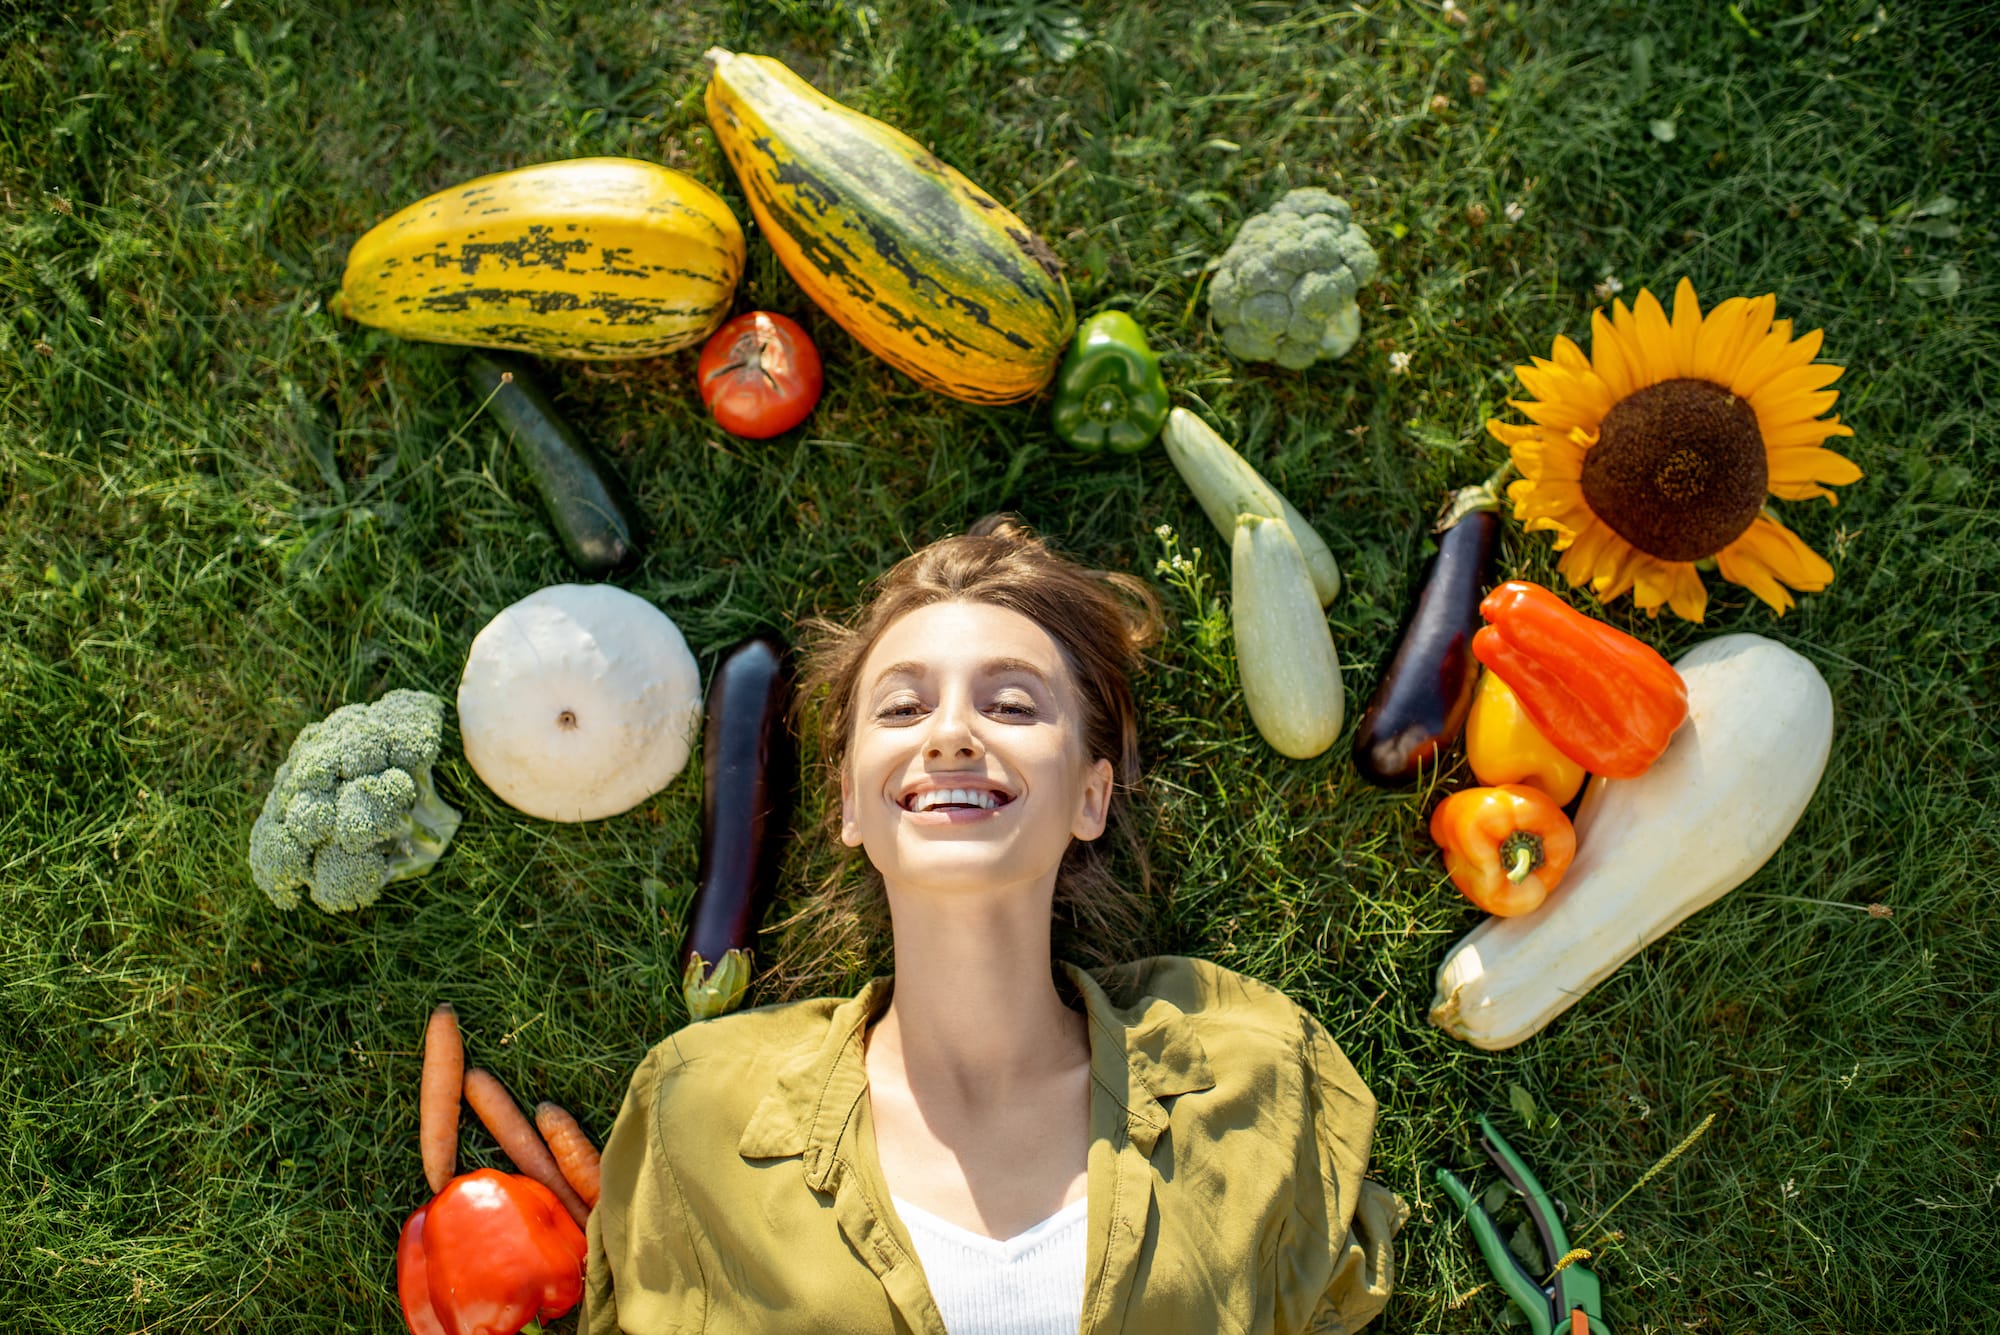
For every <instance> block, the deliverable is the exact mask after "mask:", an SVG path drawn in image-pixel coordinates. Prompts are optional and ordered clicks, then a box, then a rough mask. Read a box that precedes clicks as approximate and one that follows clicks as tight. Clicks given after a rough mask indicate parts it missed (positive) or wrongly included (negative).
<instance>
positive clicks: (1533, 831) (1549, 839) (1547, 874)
mask: <svg viewBox="0 0 2000 1335" xmlns="http://www.w3.org/2000/svg"><path fill="white" fill-rule="evenodd" d="M1431 838H1432V839H1434V840H1436V841H1437V846H1438V847H1439V848H1441V849H1443V850H1444V866H1445V870H1446V871H1448V872H1450V873H1451V879H1452V884H1454V885H1456V886H1457V887H1458V889H1459V893H1461V894H1463V895H1464V896H1465V897H1466V898H1467V899H1469V900H1471V901H1472V902H1473V903H1475V904H1477V905H1478V906H1479V907H1480V908H1482V909H1485V910H1486V911H1487V912H1488V913H1491V914H1493V915H1494V916H1495V917H1500V918H1511V917H1514V916H1516V915H1517V914H1522V913H1532V912H1534V911H1535V910H1536V909H1537V908H1540V907H1541V903H1542V900H1544V899H1546V898H1547V897H1548V893H1549V891H1551V890H1553V889H1555V888H1556V886H1557V885H1559V884H1560V883H1561V882H1562V878H1563V873H1564V872H1566V871H1568V870H1569V864H1570V859H1571V858H1574V857H1575V856H1576V831H1575V830H1574V829H1572V828H1571V827H1570V823H1569V817H1568V816H1565V815H1563V813H1562V808H1561V807H1559V806H1557V805H1556V804H1555V801H1554V799H1552V798H1551V797H1550V796H1549V795H1548V794H1547V793H1545V792H1543V791H1541V790H1540V789H1539V788H1529V787H1527V786H1525V785H1523V784H1518V783H1508V784H1502V785H1500V786H1499V787H1498V788H1467V789H1465V790H1464V791H1463V792H1458V793H1453V794H1452V795H1451V796H1450V797H1447V798H1446V799H1445V800H1444V801H1442V802H1440V803H1438V808H1437V810H1436V811H1433V812H1432V813H1431Z"/></svg>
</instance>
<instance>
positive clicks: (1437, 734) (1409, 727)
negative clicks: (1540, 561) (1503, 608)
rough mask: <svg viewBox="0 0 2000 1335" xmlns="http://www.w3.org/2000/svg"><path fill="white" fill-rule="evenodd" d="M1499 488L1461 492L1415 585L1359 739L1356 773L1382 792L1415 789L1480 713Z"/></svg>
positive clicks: (1356, 740)
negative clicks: (1477, 683)
mask: <svg viewBox="0 0 2000 1335" xmlns="http://www.w3.org/2000/svg"><path fill="white" fill-rule="evenodd" d="M1499 504H1500V501H1499V497H1498V495H1497V494H1496V493H1495V491H1494V488H1493V484H1492V483H1491V482H1487V483H1485V484H1483V485H1480V486H1474V487H1463V488H1461V489H1459V491H1458V492H1456V493H1455V494H1454V495H1453V498H1452V506H1451V509H1450V510H1449V511H1447V513H1446V515H1445V518H1444V519H1443V520H1442V521H1440V522H1441V524H1442V527H1441V528H1440V529H1439V531H1438V535H1437V551H1436V552H1434V553H1433V554H1432V555H1431V558H1430V560H1428V561H1426V562H1425V563H1424V568H1423V571H1422V573H1420V574H1419V575H1418V576H1417V583H1416V587H1415V590H1414V591H1413V592H1412V594H1411V597H1410V603H1409V610H1408V611H1406V612H1405V613H1404V614H1403V628H1402V630H1401V631H1400V632H1399V633H1398V634H1397V637H1396V650H1395V654H1394V656H1393V657H1391V658H1390V660H1389V667H1388V670H1387V671H1385V672H1384V673H1383V674H1382V680H1381V683H1380V684H1379V685H1377V686H1376V688H1375V695H1374V698H1373V699H1371V700H1370V701H1369V702H1368V709H1367V712H1365V713H1363V714H1362V716H1361V726H1360V727H1359V728H1357V729H1356V730H1355V734H1354V767H1355V769H1357V770H1359V771H1360V773H1361V777H1362V778H1364V779H1366V780H1368V782H1370V783H1372V784H1375V785H1377V786H1379V787H1383V788H1395V787H1400V786H1402V785H1405V784H1408V783H1412V782H1414V781H1415V780H1416V778H1417V775H1418V774H1419V772H1421V771H1422V769H1423V768H1424V767H1425V766H1426V765H1428V766H1430V768H1431V769H1432V770H1433V771H1435V770H1436V769H1437V768H1438V765H1439V764H1440V762H1441V759H1442V754H1441V753H1442V752H1443V751H1444V750H1445V749H1446V748H1447V747H1449V746H1450V745H1451V744H1452V743H1453V742H1454V741H1456V740H1457V739H1458V734H1459V732H1460V730H1462V729H1463V728H1464V727H1465V720H1466V717H1467V714H1468V711H1470V710H1471V708H1472V705H1473V691H1472V683H1473V680H1474V678H1475V677H1477V675H1478V673H1479V663H1478V661H1477V660H1476V659H1474V658H1473V656H1472V637H1473V636H1474V635H1475V634H1476V633H1477V632H1478V630H1479V600H1480V597H1481V595H1482V593H1483V592H1484V590H1485V588H1486V582H1487V580H1488V579H1489V578H1491V571H1492V566H1493V558H1494V555H1495V553H1496V552H1497V551H1498V549H1499V542H1500V515H1499V513H1498V510H1499Z"/></svg>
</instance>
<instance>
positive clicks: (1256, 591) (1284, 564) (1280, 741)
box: [1230, 513, 1346, 760]
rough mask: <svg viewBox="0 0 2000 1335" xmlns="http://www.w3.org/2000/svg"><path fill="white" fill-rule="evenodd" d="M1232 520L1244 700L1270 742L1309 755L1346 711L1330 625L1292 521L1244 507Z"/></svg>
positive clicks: (1283, 751)
mask: <svg viewBox="0 0 2000 1335" xmlns="http://www.w3.org/2000/svg"><path fill="white" fill-rule="evenodd" d="M1232 527H1233V528H1234V529H1235V531H1236V536H1235V539H1234V540H1233V542H1232V543H1231V550H1230V590H1231V618H1232V622H1233V624H1234V626H1235V629H1236V675H1237V677H1238V679H1239V680H1241V682H1242V683H1243V699H1244V703H1246V704H1247V705H1249V707H1250V721H1251V722H1253V723H1255V724H1256V725H1257V731H1258V732H1259V733H1261V734H1262V735H1263V738H1264V740H1265V741H1267V742H1269V743H1270V744H1271V747H1272V749H1273V750H1275V751H1277V752H1278V753H1279V754H1280V755H1286V756H1290V757H1292V759H1294V760H1309V759H1311V758H1312V757H1314V756H1316V755H1318V754H1320V753H1321V752H1322V751H1324V750H1326V749H1327V748H1328V747H1330V746H1332V745H1333V743H1334V739H1335V738H1337V737H1339V736H1340V724H1341V719H1342V717H1343V716H1344V715H1345V713H1346V698H1345V696H1344V694H1343V692H1342V691H1341V687H1340V658H1339V656H1338V655H1337V654H1335V653H1334V649H1333V632H1332V631H1331V630H1329V629H1328V628H1327V624H1326V614H1325V613H1324V612H1323V611H1321V610H1320V605H1319V598H1318V596H1317V595H1316V594H1315V593H1314V592H1313V584H1312V577H1311V576H1310V575H1309V574H1308V573H1307V571H1306V561H1305V554H1304V553H1303V552H1301V551H1300V550H1299V544H1298V539H1297V538H1295V537H1294V536H1293V535H1292V531H1291V528H1290V526H1289V525H1287V524H1286V523H1285V521H1284V520H1282V519H1272V518H1267V517H1266V516H1264V515H1258V514H1249V513H1244V514H1240V515H1238V516H1236V522H1235V524H1234V525H1233V526H1232Z"/></svg>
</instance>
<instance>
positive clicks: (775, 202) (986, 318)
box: [707, 47, 1076, 403]
mask: <svg viewBox="0 0 2000 1335" xmlns="http://www.w3.org/2000/svg"><path fill="white" fill-rule="evenodd" d="M708 59H709V61H710V63H711V65H712V66H713V70H712V72H711V74H710V75H709V80H708V95H707V104H708V120H709V124H710V125H712V126H713V127H714V128H715V135H716V138H717V139H718V140H719V141H720V142H721V144H722V151H723V153H724V154H726V155H727V156H728V158H729V162H730V165H731V166H733V167H734V168H735V169H736V177H737V179H738V180H739V181H741V182H742V183H743V193H744V194H745V195H746V196H747V197H748V198H749V201H750V209H751V212H752V213H754V214H755V215H756V217H757V225H758V227H759V228H760V229H762V231H763V234H764V237H765V239H766V240H767V241H769V242H770V244H771V249H772V250H773V251H774V252H776V254H777V256H778V258H779V260H780V261H782V262H783V264H784V266H785V268H786V270H787V271H789V272H790V273H791V275H792V278H793V280H794V281H795V282H797V283H798V285H799V286H800V287H802V288H804V289H805V292H806V295H807V296H810V297H811V298H812V299H813V300H814V301H816V302H818V303H819V306H820V308H821V309H822V310H824V311H825V312H826V313H827V314H828V315H830V316H832V317H833V318H834V319H835V320H836V321H838V322H839V324H840V326H841V327H842V328H843V329H845V330H847V332H848V333H850V334H852V335H854V337H855V338H857V339H859V340H860V341H861V342H862V344H863V345H865V346H866V347H867V348H868V350H869V351H871V352H873V353H874V354H875V355H876V356H878V357H880V358H882V359H883V360H884V361H886V362H888V363H889V364H890V365H892V366H894V367H896V368H897V369H898V370H900V371H903V372H904V373H905V374H907V375H909V376H910V377H911V378H912V379H913V380H915V381H917V383H919V384H921V385H923V386H925V387H926V388H928V389H933V390H936V391H937V392H938V393H940V394H948V395H950V396H951V397H953V398H956V399H964V400H966V401H968V402H971V403H1012V402H1015V401H1016V400H1019V399H1025V398H1027V397H1028V396H1030V395H1032V394H1033V393H1035V391H1037V390H1039V389H1040V388H1041V387H1042V386H1043V385H1045V384H1047V383H1048V380H1049V377H1050V376H1052V375H1054V374H1055V368H1056V364H1057V362H1058V361H1060V360H1061V358H1062V355H1063V353H1064V352H1065V351H1067V350H1068V347H1069V340H1070V335H1071V334H1072V333H1073V332H1074V330H1075V326H1076V315H1075V311H1074V309H1073V308H1072V307H1071V305H1070V297H1069V288H1068V286H1067V285H1066V284H1065V283H1064V282H1063V279H1062V266H1061V265H1060V264H1059V263H1058V262H1057V261H1056V257H1055V255H1054V254H1053V253H1052V252H1051V251H1050V250H1049V248H1048V246H1046V245H1045V244H1043V242H1042V240H1041V238H1040V237H1038V236H1036V235H1035V234H1034V233H1033V232H1031V231H1030V230H1028V227H1027V224H1025V223H1023V222H1022V221H1021V220H1020V219H1019V218H1017V217H1015V216H1014V215H1013V214H1012V213H1010V212H1008V211H1007V210H1006V209H1004V208H1002V207H1001V206H1000V204H999V203H998V202H997V201H996V200H995V199H994V198H993V197H992V196H991V195H989V194H987V193H986V192H985V191H984V190H981V189H980V188H979V187H978V186H976V185H974V184H973V183H972V182H970V181H968V180H966V179H965V177H963V176H961V175H960V174H959V173H958V172H956V171H954V170H953V169H952V168H951V167H949V166H947V165H945V164H944V163H943V162H940V161H939V160H938V159H937V158H936V157H934V156H933V155H932V154H931V153H930V152H929V151H927V150H926V149H925V148H924V146H923V145H921V144H919V143H918V142H917V141H916V140H914V139H912V138H910V137H909V136H908V135H906V134H904V133H902V132H901V131H900V130H897V129H894V128H893V127H891V126H888V125H884V124H883V123H882V122H881V121H878V120H875V119H874V118H873V117H870V116H864V115H862V114H861V113H860V112H858V111H853V110H851V109H849V108H847V107H844V106H842V105H841V104H840V103H838V102H835V101H834V100H833V99H832V98H829V97H827V96H826V95H825V94H823V93H821V92H820V91H819V90H818V89H816V88H814V87H813V86H812V85H811V84H809V83H807V82H806V81H805V80H804V79H801V78H800V77H799V76H798V75H796V74H794V73H793V72H792V71H791V70H790V69H788V68H787V67H786V66H785V65H784V64H782V63H781V62H779V61H776V60H773V59H771V58H770V57H768V56H751V55H738V54H735V53H733V52H729V51H724V50H722V49H721V48H720V47H718V48H716V49H714V50H711V51H710V52H709V53H708Z"/></svg>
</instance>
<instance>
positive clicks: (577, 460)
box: [466, 352, 640, 575]
mask: <svg viewBox="0 0 2000 1335" xmlns="http://www.w3.org/2000/svg"><path fill="white" fill-rule="evenodd" d="M466 370H467V371H468V373H469V374H470V375H471V377H472V383H473V384H474V385H476V386H477V387H478V389H479V392H480V394H481V395H482V396H483V397H485V398H486V399H487V400H488V401H489V402H490V403H491V404H492V408H493V415H494V416H495V417H496V418H498V419H499V421H500V424H501V425H502V426H504V427H505V428H506V429H507V434H508V435H509V436H511V437H512V438H513V441H514V450H515V453H516V455H517V456H518V457H519V458H520V460H521V466H522V467H524V468H526V469H527V470H528V477H529V479H530V480H532V481H533V482H534V484H535V490H536V491H537V492H539V493H540V494H541V497H542V506H543V508H544V509H546V510H547V511H548V515H549V522H550V524H552V525H553V526H554V527H555V531H556V537H557V538H558V539H560V540H561V542H562V545H563V550H564V551H565V552H567V553H569V559H570V564H571V565H574V566H575V567H576V568H577V569H578V570H580V571H582V572H583V573H584V574H586V575H604V574H609V573H610V572H611V571H613V570H619V569H623V568H625V567H627V566H632V565H636V564H638V561H639V530H640V524H639V512H638V508H637V507H636V506H634V505H633V504H632V499H631V497H630V496H628V495H627V494H626V491H625V488H624V486H623V485H622V484H620V482H619V481H618V475H617V474H616V473H613V472H612V471H611V469H610V468H608V467H607V466H606V465H605V463H604V461H603V460H602V459H600V458H598V456H597V452H596V451H595V450H592V449H591V448H590V445H589V443H588V442H587V441H585V440H584V438H583V437H582V436H581V435H579V434H578V433H577V431H576V429H575V428H574V427H572V426H571V425H570V424H569V423H568V422H566V421H564V420H563V416H562V414H561V413H559V412H557V411H556V407H555V404H553V403H551V402H550V401H549V396H548V394H547V393H546V392H545V391H544V390H543V389H542V387H541V386H540V385H539V384H537V383H536V381H535V377H534V376H533V375H532V374H531V373H530V372H529V370H528V364H527V362H525V361H523V360H522V359H520V358H518V357H514V356H512V355H510V354H508V353H504V352H476V353H474V354H473V355H472V356H471V357H470V358H468V359H467V361H466Z"/></svg>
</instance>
